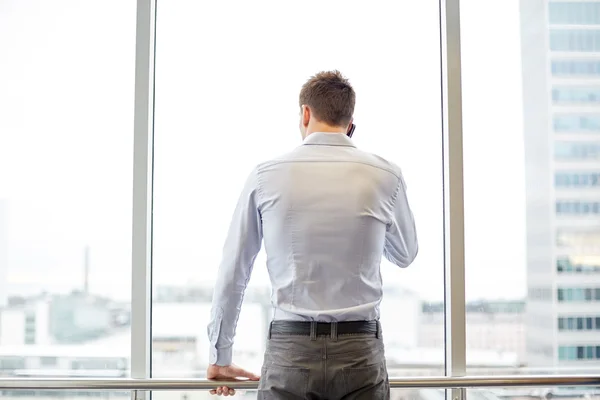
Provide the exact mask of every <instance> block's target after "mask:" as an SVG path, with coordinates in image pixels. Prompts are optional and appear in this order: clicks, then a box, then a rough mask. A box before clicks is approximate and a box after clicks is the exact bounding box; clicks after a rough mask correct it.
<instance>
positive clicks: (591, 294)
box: [557, 288, 600, 323]
mask: <svg viewBox="0 0 600 400" xmlns="http://www.w3.org/2000/svg"><path fill="white" fill-rule="evenodd" d="M557 299H558V301H559V302H560V303H563V302H564V303H570V302H584V301H585V302H592V301H594V302H596V301H600V288H558V289H557ZM582 323H583V322H582Z"/></svg>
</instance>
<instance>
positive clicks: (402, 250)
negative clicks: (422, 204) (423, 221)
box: [383, 175, 419, 268]
mask: <svg viewBox="0 0 600 400" xmlns="http://www.w3.org/2000/svg"><path fill="white" fill-rule="evenodd" d="M392 201H393V209H392V216H391V221H390V223H389V224H388V230H387V233H386V235H385V247H384V249H383V255H384V256H385V258H386V259H387V260H388V261H389V262H391V263H393V264H395V265H397V266H399V267H400V268H406V267H408V266H409V265H410V264H411V263H412V262H413V260H414V259H415V257H416V256H417V253H418V251H419V245H418V242H417V230H416V227H415V219H414V217H413V214H412V211H411V210H410V206H409V204H408V198H407V196H406V184H405V183H404V178H403V177H402V175H399V178H398V187H397V188H396V193H395V195H394V198H393V199H392Z"/></svg>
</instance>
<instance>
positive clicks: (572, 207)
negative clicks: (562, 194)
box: [556, 200, 600, 215]
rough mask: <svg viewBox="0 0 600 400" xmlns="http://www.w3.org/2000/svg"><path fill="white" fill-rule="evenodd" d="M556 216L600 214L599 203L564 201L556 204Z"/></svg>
mask: <svg viewBox="0 0 600 400" xmlns="http://www.w3.org/2000/svg"><path fill="white" fill-rule="evenodd" d="M556 214H557V215H588V214H600V202H597V201H579V200H573V201H566V200H560V201H557V202H556Z"/></svg>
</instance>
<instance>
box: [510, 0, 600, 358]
mask: <svg viewBox="0 0 600 400" xmlns="http://www.w3.org/2000/svg"><path fill="white" fill-rule="evenodd" d="M520 7H521V39H522V65H523V120H524V140H525V173H526V186H527V187H526V201H527V221H526V224H527V279H528V304H527V319H526V320H527V322H526V327H527V329H526V330H527V364H528V365H530V366H534V367H557V366H558V367H561V366H564V367H579V366H581V367H584V366H597V365H600V1H597V0H595V1H589V0H588V1H582V0H579V1H549V0H521V3H520Z"/></svg>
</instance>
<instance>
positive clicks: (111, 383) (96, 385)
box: [0, 375, 600, 391]
mask: <svg viewBox="0 0 600 400" xmlns="http://www.w3.org/2000/svg"><path fill="white" fill-rule="evenodd" d="M217 386H229V387H232V388H235V389H250V390H252V389H256V388H257V387H258V382H255V381H254V382H251V381H236V382H217V381H209V380H206V379H156V378H151V379H131V378H123V379H102V378H98V379H77V378H74V379H68V378H62V379H46V378H31V379H29V378H26V379H24V378H7V379H0V390H105V391H115V390H209V389H214V388H215V387H217ZM390 386H391V387H392V388H396V389H411V388H413V389H415V388H416V389H424V388H444V389H446V388H448V389H449V388H452V389H454V388H487V387H517V386H519V387H539V386H544V387H556V386H599V387H600V375H519V376H464V377H437V378H436V377H423V378H394V379H390Z"/></svg>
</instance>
